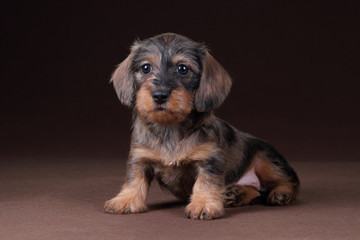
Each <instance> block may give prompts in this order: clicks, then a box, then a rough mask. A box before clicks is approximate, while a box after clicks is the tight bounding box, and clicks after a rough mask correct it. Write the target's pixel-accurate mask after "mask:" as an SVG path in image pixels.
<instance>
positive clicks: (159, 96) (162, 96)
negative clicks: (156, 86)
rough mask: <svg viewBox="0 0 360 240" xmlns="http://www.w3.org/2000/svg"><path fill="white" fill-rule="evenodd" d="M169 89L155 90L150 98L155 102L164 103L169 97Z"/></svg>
mask: <svg viewBox="0 0 360 240" xmlns="http://www.w3.org/2000/svg"><path fill="white" fill-rule="evenodd" d="M169 95H170V93H169V91H164V90H156V91H153V93H152V98H153V99H154V102H156V103H157V104H163V103H165V102H166V101H167V100H168V98H169Z"/></svg>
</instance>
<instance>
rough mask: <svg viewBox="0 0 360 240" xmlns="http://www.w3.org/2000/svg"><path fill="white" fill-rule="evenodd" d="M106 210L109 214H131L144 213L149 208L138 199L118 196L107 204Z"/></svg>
mask: <svg viewBox="0 0 360 240" xmlns="http://www.w3.org/2000/svg"><path fill="white" fill-rule="evenodd" d="M104 210H105V212H107V213H114V214H115V213H117V214H130V213H140V212H144V211H146V210H147V207H146V205H145V203H143V202H141V201H139V200H137V199H134V198H123V197H119V196H117V197H114V198H113V199H110V200H109V201H107V202H106V203H105V206H104Z"/></svg>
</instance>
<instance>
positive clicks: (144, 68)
mask: <svg viewBox="0 0 360 240" xmlns="http://www.w3.org/2000/svg"><path fill="white" fill-rule="evenodd" d="M151 70H152V67H151V65H150V64H148V63H146V64H144V65H142V66H141V72H142V73H143V74H148V73H149V72H151Z"/></svg>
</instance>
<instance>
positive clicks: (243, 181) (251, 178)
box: [237, 167, 262, 191]
mask: <svg viewBox="0 0 360 240" xmlns="http://www.w3.org/2000/svg"><path fill="white" fill-rule="evenodd" d="M237 184H239V185H250V186H253V187H254V188H256V189H257V190H258V191H260V190H262V188H261V184H260V180H259V178H258V177H257V176H256V174H255V168H254V167H251V168H250V169H249V170H248V171H247V172H246V173H245V174H244V175H243V176H242V177H241V178H240V179H239V181H238V182H237Z"/></svg>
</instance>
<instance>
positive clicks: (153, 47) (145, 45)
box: [111, 33, 231, 124]
mask: <svg viewBox="0 0 360 240" xmlns="http://www.w3.org/2000/svg"><path fill="white" fill-rule="evenodd" d="M111 81H112V82H113V84H114V87H115V90H116V93H117V94H118V97H119V99H120V101H121V102H122V103H123V104H124V105H127V106H130V107H132V106H134V107H135V109H136V110H137V112H138V114H139V116H140V117H142V118H144V119H145V120H147V121H150V122H155V123H159V124H174V123H177V122H181V121H183V120H185V119H186V117H187V116H188V115H189V114H190V113H191V112H192V111H198V112H210V111H212V110H213V109H215V108H217V107H219V106H220V105H221V103H222V102H223V101H224V100H225V98H226V96H227V95H228V93H229V91H230V87H231V79H230V76H229V75H228V74H227V72H226V71H225V70H224V69H223V67H222V66H221V65H220V64H219V63H218V62H217V61H216V60H215V59H214V58H213V57H212V56H211V55H210V54H209V52H208V50H207V49H206V47H205V46H204V45H203V44H199V43H196V42H194V41H192V40H190V39H188V38H186V37H183V36H180V35H177V34H172V33H167V34H162V35H158V36H155V37H153V38H149V39H146V40H143V41H135V43H134V44H133V46H132V47H131V53H130V55H129V56H128V57H127V58H126V59H125V60H124V61H123V62H122V63H121V64H120V65H119V66H118V68H117V69H116V70H115V72H114V73H113V75H112V78H111Z"/></svg>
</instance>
